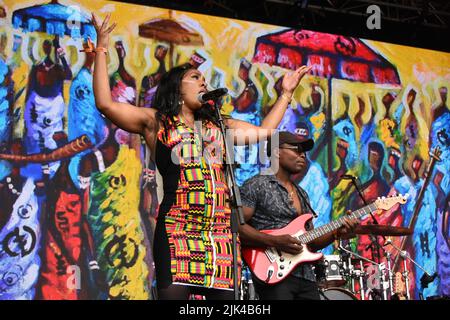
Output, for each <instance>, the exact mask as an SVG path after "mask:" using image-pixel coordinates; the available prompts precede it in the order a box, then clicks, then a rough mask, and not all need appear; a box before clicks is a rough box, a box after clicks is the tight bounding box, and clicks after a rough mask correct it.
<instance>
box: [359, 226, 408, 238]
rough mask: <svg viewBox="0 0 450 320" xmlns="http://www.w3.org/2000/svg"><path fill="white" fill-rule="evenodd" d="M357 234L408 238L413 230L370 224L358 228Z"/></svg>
mask: <svg viewBox="0 0 450 320" xmlns="http://www.w3.org/2000/svg"><path fill="white" fill-rule="evenodd" d="M354 232H355V233H356V234H374V235H377V236H407V235H410V234H412V230H409V228H405V227H394V226H389V225H382V224H368V225H364V226H361V225H359V226H356V227H355V231H354Z"/></svg>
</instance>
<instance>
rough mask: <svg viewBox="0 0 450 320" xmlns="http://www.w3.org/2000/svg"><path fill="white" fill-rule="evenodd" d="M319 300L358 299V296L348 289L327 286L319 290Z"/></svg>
mask: <svg viewBox="0 0 450 320" xmlns="http://www.w3.org/2000/svg"><path fill="white" fill-rule="evenodd" d="M320 300H358V298H356V296H355V295H354V294H353V293H351V292H350V291H348V290H345V289H342V288H328V289H325V290H321V291H320Z"/></svg>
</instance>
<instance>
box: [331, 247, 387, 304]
mask: <svg viewBox="0 0 450 320" xmlns="http://www.w3.org/2000/svg"><path fill="white" fill-rule="evenodd" d="M338 248H339V250H342V251H344V252H346V253H347V254H350V255H351V256H354V257H356V258H358V259H360V263H361V266H362V261H366V262H369V263H370V264H372V265H374V266H377V268H378V271H379V280H380V291H381V292H380V294H381V298H382V299H386V300H387V287H388V283H386V281H385V279H384V274H385V270H388V271H390V272H392V270H390V268H388V267H386V265H385V264H384V263H377V262H375V261H372V260H370V259H367V258H365V257H363V256H360V255H359V254H357V253H355V252H353V251H350V250H348V249H346V248H345V247H344V246H342V244H341V242H340V243H339V247H338ZM366 275H367V274H364V276H366ZM361 283H363V282H362V279H360V284H361ZM377 291H378V290H374V289H372V290H371V292H374V293H377ZM361 296H364V288H363V289H362V291H361Z"/></svg>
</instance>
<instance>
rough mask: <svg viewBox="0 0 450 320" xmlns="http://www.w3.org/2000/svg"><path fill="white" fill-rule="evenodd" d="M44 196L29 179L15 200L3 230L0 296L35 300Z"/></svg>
mask: <svg viewBox="0 0 450 320" xmlns="http://www.w3.org/2000/svg"><path fill="white" fill-rule="evenodd" d="M41 207H42V199H41V198H40V197H37V196H36V194H35V185H34V181H33V180H32V179H28V180H27V181H26V182H25V184H24V187H23V188H22V193H21V195H20V196H19V198H17V201H16V202H15V203H14V206H13V211H12V214H11V218H10V220H9V221H8V222H7V223H6V225H5V226H4V227H3V229H2V230H0V242H1V243H2V244H3V245H2V246H1V247H0V300H32V299H34V297H35V291H36V290H35V286H36V283H37V281H38V276H39V268H40V265H41V259H40V257H39V250H40V247H41V233H42V232H41V226H40V223H39V220H40V215H41Z"/></svg>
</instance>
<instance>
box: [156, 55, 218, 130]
mask: <svg viewBox="0 0 450 320" xmlns="http://www.w3.org/2000/svg"><path fill="white" fill-rule="evenodd" d="M190 69H195V68H194V66H192V65H191V64H190V63H185V64H182V65H180V66H177V67H174V68H172V69H170V70H169V71H168V72H166V73H165V74H164V75H163V76H162V77H161V80H160V82H159V85H158V89H156V93H155V96H154V97H153V101H152V106H154V107H155V109H156V110H158V112H157V113H156V116H157V117H158V118H159V119H160V120H161V121H162V122H163V123H164V125H166V121H167V120H169V119H170V120H172V121H173V118H174V116H176V115H178V114H179V113H180V111H181V105H180V101H181V100H182V99H181V92H180V87H181V80H182V79H183V76H184V75H185V74H186V72H188V71H189V70H190ZM194 117H195V120H206V121H211V122H212V123H214V124H216V125H217V123H218V121H217V116H216V115H215V112H214V109H213V108H209V107H208V106H207V105H205V106H203V107H202V108H201V109H199V110H197V111H196V112H195V114H194Z"/></svg>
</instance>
